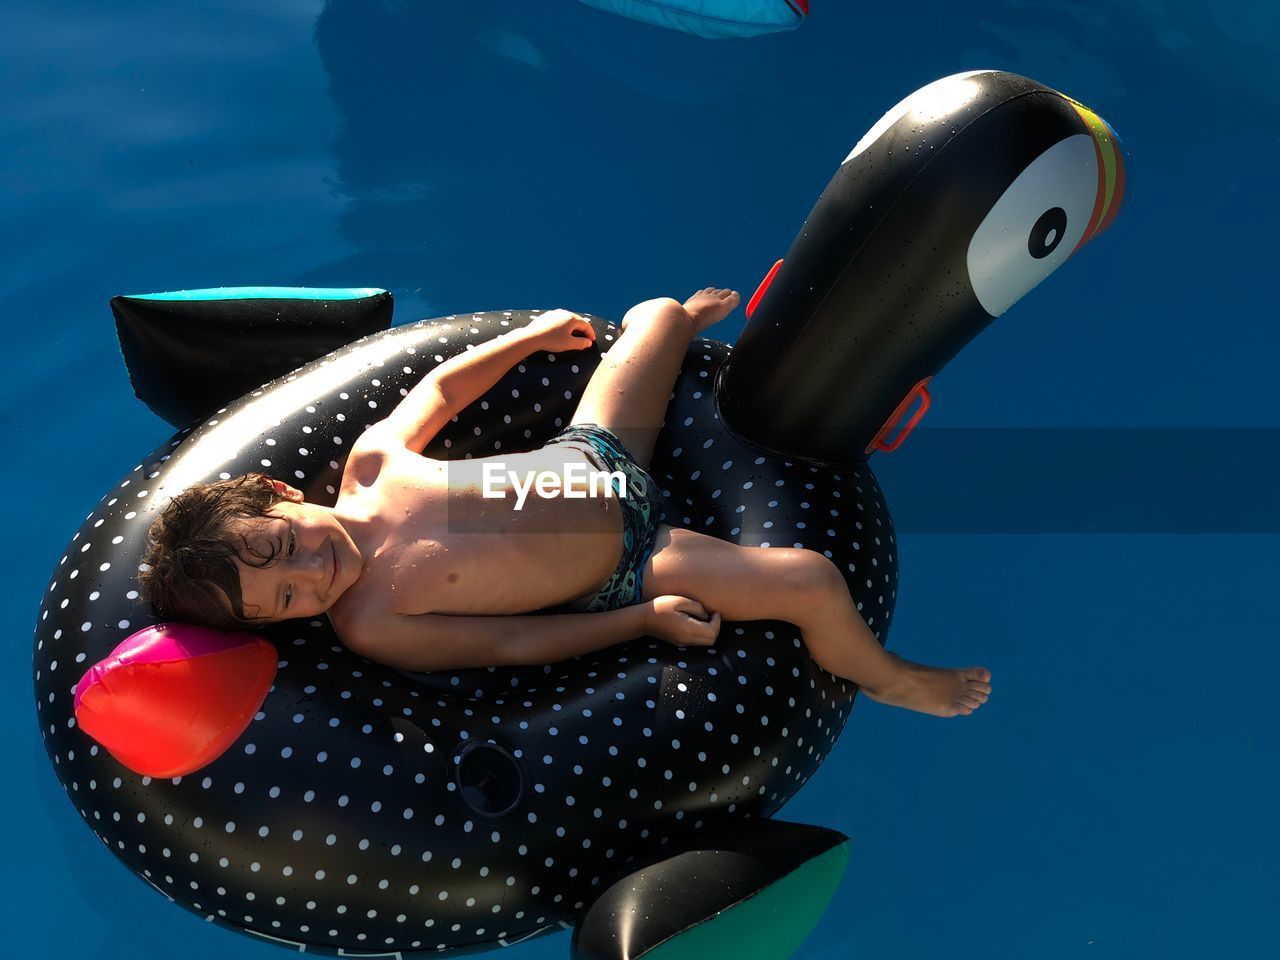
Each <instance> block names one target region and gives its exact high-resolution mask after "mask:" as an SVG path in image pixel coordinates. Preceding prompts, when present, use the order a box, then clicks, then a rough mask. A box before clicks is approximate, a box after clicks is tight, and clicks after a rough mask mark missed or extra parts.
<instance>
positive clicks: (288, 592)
mask: <svg viewBox="0 0 1280 960" xmlns="http://www.w3.org/2000/svg"><path fill="white" fill-rule="evenodd" d="M292 601H293V587H291V586H290V587H285V588H284V608H285V609H286V610H288V609H289V604H290V603H291V602H292Z"/></svg>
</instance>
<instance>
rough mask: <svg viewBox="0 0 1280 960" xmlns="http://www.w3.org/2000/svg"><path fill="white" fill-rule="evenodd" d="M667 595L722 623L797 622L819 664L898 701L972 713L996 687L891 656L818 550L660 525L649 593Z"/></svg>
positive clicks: (973, 674)
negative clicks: (746, 542)
mask: <svg viewBox="0 0 1280 960" xmlns="http://www.w3.org/2000/svg"><path fill="white" fill-rule="evenodd" d="M664 594H674V595H677V596H683V597H691V598H692V599H694V600H697V601H698V602H699V603H701V604H702V605H703V606H705V607H706V608H707V610H708V612H711V613H716V612H718V613H719V614H720V616H721V619H722V620H723V621H730V620H738V621H742V620H786V621H789V622H790V623H794V624H795V625H796V626H798V627H799V628H800V631H801V633H802V635H803V637H804V643H805V645H806V646H807V647H808V649H809V653H810V654H811V655H812V656H813V659H814V660H815V661H817V663H818V665H819V666H821V667H822V668H823V669H825V670H828V671H830V672H831V673H834V674H836V675H837V676H840V677H844V678H845V679H847V680H851V681H853V682H854V683H856V684H858V685H859V686H860V687H862V688H863V690H864V691H865V692H866V693H867V694H868V695H869V696H871V697H872V698H873V699H876V700H881V701H883V702H886V703H891V704H893V705H895V706H903V707H908V708H910V709H913V710H919V711H921V712H924V713H932V714H934V715H936V716H955V715H957V714H969V713H972V712H973V711H974V710H975V709H977V708H978V707H979V706H981V705H982V704H983V703H985V702H986V699H987V695H988V694H989V693H990V692H991V686H990V684H989V683H988V681H989V680H990V678H991V675H990V673H989V672H988V671H986V670H984V669H982V668H978V667H975V668H971V669H966V670H942V669H938V668H936V667H926V666H923V665H920V664H914V663H911V662H909V661H906V660H903V659H902V658H901V657H898V656H895V655H894V654H891V653H889V652H887V651H886V650H885V649H884V648H883V647H881V646H880V643H879V641H877V640H876V638H875V635H874V634H872V632H871V631H870V630H869V629H868V628H867V625H866V623H864V622H863V619H862V616H861V614H859V613H858V610H857V607H856V606H855V605H854V603H853V598H852V597H851V596H850V595H849V589H848V587H847V586H846V584H845V582H844V578H843V577H842V576H841V575H840V571H839V570H838V569H837V568H836V566H835V564H833V563H832V562H831V561H830V560H828V559H827V558H826V557H824V556H823V555H822V554H820V553H816V552H814V551H812V550H801V549H796V548H792V547H740V546H738V545H736V544H732V543H728V542H726V541H723V540H719V539H716V538H715V537H709V536H706V535H705V534H701V533H696V532H694V531H692V530H685V529H683V528H679V527H670V526H668V525H666V524H663V525H662V526H661V527H660V528H659V530H658V539H657V542H656V543H655V545H654V552H653V555H652V556H651V557H650V558H649V561H648V563H646V564H645V569H644V581H643V599H644V600H652V599H653V598H654V597H658V596H662V595H664ZM722 629H723V628H722Z"/></svg>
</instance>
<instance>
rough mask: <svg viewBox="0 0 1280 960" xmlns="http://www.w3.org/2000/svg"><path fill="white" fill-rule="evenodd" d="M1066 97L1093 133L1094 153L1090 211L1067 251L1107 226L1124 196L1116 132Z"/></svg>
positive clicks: (1118, 208) (1089, 111)
mask: <svg viewBox="0 0 1280 960" xmlns="http://www.w3.org/2000/svg"><path fill="white" fill-rule="evenodd" d="M1067 100H1068V101H1069V102H1070V104H1071V106H1072V107H1074V108H1075V111H1076V113H1078V114H1079V115H1080V119H1081V120H1083V121H1084V125H1085V128H1086V129H1087V130H1088V131H1089V133H1090V135H1091V136H1092V137H1093V149H1094V151H1095V152H1096V153H1097V157H1098V192H1097V196H1096V197H1095V199H1094V202H1093V213H1092V215H1091V216H1090V217H1089V225H1088V226H1087V227H1085V231H1084V235H1083V236H1081V237H1080V242H1079V243H1077V244H1076V246H1075V250H1072V251H1071V252H1072V253H1075V252H1076V250H1079V249H1080V248H1081V247H1083V246H1084V245H1085V244H1086V243H1088V242H1089V241H1090V240H1092V239H1093V238H1094V237H1096V236H1097V235H1098V234H1100V233H1102V231H1104V230H1106V229H1107V227H1109V226H1111V221H1112V220H1114V219H1115V217H1116V213H1117V212H1118V211H1119V210H1120V204H1121V202H1122V201H1123V200H1124V187H1125V171H1124V155H1123V154H1122V153H1121V151H1120V140H1119V138H1118V137H1117V136H1116V132H1115V131H1114V130H1112V129H1111V127H1110V126H1108V124H1107V122H1106V121H1105V120H1103V119H1102V118H1101V117H1100V116H1098V115H1097V114H1096V113H1094V112H1093V111H1092V110H1090V109H1089V108H1088V107H1086V106H1085V105H1084V104H1082V103H1077V102H1076V101H1075V100H1072V99H1071V98H1070V97H1068V98H1067Z"/></svg>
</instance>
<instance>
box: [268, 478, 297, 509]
mask: <svg viewBox="0 0 1280 960" xmlns="http://www.w3.org/2000/svg"><path fill="white" fill-rule="evenodd" d="M262 479H263V480H265V481H266V482H267V483H268V484H270V485H271V488H272V489H273V490H275V492H276V494H277V495H278V496H281V497H284V498H285V499H286V500H289V501H292V502H293V503H301V502H302V491H301V490H299V489H298V488H297V487H291V486H289V484H287V483H285V482H284V481H283V480H272V479H271V478H270V477H263V478H262Z"/></svg>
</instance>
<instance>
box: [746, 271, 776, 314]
mask: <svg viewBox="0 0 1280 960" xmlns="http://www.w3.org/2000/svg"><path fill="white" fill-rule="evenodd" d="M781 266H782V261H781V260H779V261H778V262H777V263H775V264H774V265H773V269H772V270H770V271H769V272H768V273H766V274H765V275H764V279H763V280H761V281H760V286H758V287H756V292H755V293H753V294H752V295H751V299H750V300H748V301H747V319H748V320H750V319H751V315H752V314H753V313H755V312H756V307H758V306H759V305H760V301H761V300H763V299H764V292H765V291H766V290H768V289H769V284H771V283H773V278H774V277H776V276H777V275H778V268H779V267H781Z"/></svg>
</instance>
